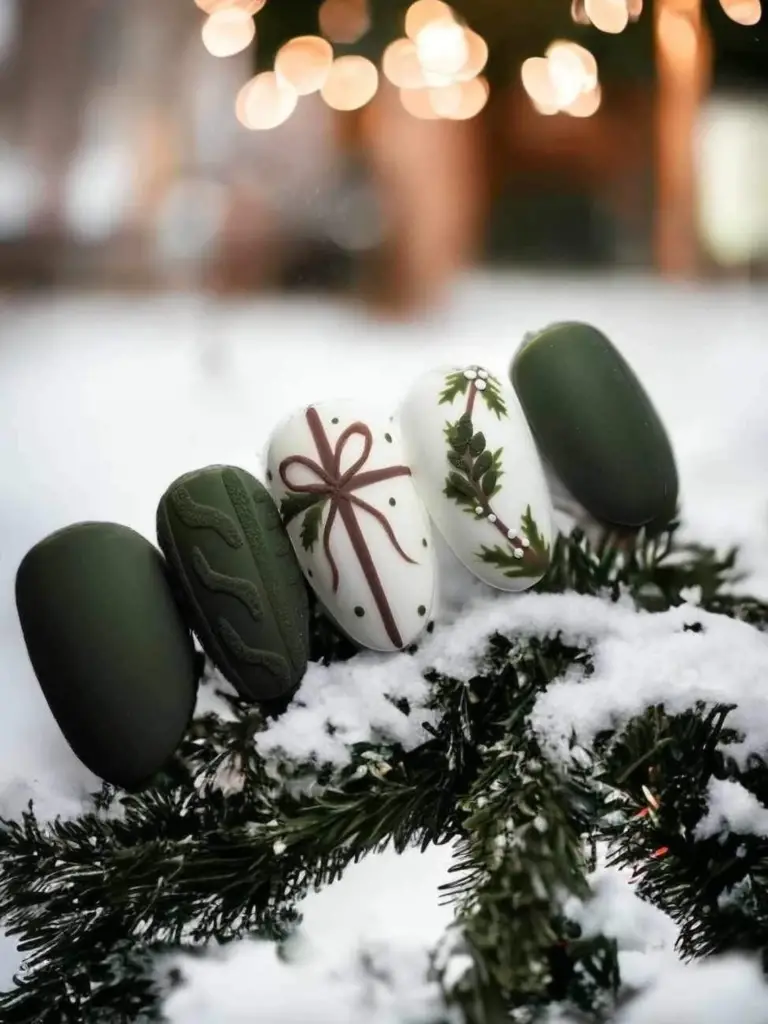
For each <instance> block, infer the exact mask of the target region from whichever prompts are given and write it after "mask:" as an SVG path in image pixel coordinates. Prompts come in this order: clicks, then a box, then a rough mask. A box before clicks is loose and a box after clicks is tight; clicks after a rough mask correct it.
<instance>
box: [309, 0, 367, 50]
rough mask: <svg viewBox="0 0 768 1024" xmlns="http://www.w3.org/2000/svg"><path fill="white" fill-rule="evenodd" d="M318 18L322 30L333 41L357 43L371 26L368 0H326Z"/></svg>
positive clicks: (321, 6)
mask: <svg viewBox="0 0 768 1024" xmlns="http://www.w3.org/2000/svg"><path fill="white" fill-rule="evenodd" d="M318 19H319V24H320V31H321V32H322V33H323V35H324V36H325V37H326V38H327V39H330V41H331V42H332V43H342V44H349V43H356V42H357V41H358V39H360V38H362V36H364V35H365V33H366V32H367V31H368V29H369V28H370V27H371V14H370V11H369V9H368V3H367V0H324V2H323V3H322V4H321V5H320V10H319V11H318Z"/></svg>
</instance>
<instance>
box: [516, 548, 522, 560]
mask: <svg viewBox="0 0 768 1024" xmlns="http://www.w3.org/2000/svg"><path fill="white" fill-rule="evenodd" d="M522 557H523V549H522V548H515V558H522Z"/></svg>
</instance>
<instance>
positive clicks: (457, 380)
mask: <svg viewBox="0 0 768 1024" xmlns="http://www.w3.org/2000/svg"><path fill="white" fill-rule="evenodd" d="M468 387H469V381H468V380H467V378H466V377H465V376H464V371H463V370H456V371H455V372H454V373H449V374H448V376H447V377H446V378H445V387H444V388H443V390H442V391H441V392H440V399H439V402H438V404H439V405H450V404H451V403H452V402H453V401H454V399H455V398H457V397H458V396H459V395H466V393H467V388H468Z"/></svg>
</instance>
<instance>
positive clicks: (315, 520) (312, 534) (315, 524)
mask: <svg viewBox="0 0 768 1024" xmlns="http://www.w3.org/2000/svg"><path fill="white" fill-rule="evenodd" d="M324 508H325V501H320V502H318V503H317V504H315V505H313V506H312V507H311V508H309V509H307V511H306V512H305V513H304V519H303V520H302V522H301V546H302V547H303V548H304V550H305V551H311V550H312V548H313V547H314V546H315V544H316V543H317V538H318V537H319V536H320V524H321V522H322V520H323V509H324Z"/></svg>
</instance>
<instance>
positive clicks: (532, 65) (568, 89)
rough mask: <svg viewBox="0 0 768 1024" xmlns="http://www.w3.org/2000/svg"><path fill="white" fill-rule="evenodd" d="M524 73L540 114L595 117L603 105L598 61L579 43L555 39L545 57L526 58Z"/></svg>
mask: <svg viewBox="0 0 768 1024" xmlns="http://www.w3.org/2000/svg"><path fill="white" fill-rule="evenodd" d="M520 77H521V79H522V83H523V88H524V89H525V91H526V92H527V93H528V96H529V98H530V100H531V102H532V104H533V106H534V108H535V109H536V110H537V111H538V112H539V113H540V114H547V115H549V116H552V115H554V114H558V113H564V114H571V115H572V116H573V117H591V116H592V115H593V114H595V113H597V111H598V109H599V108H600V103H601V99H602V92H601V89H600V85H599V82H598V69H597V61H596V60H595V58H594V56H593V55H592V54H591V53H590V52H589V50H587V49H586V48H585V47H583V46H580V45H579V44H578V43H573V42H570V41H569V40H566V39H558V40H555V42H553V43H551V44H550V46H549V47H548V48H547V51H546V56H545V57H529V58H528V60H526V61H524V62H523V65H522V67H521V69H520Z"/></svg>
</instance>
